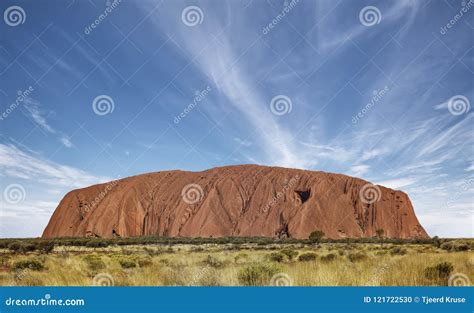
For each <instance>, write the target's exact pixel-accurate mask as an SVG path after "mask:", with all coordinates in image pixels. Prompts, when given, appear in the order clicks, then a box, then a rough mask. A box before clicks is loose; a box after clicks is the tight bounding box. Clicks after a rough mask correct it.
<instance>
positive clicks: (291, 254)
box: [280, 249, 298, 261]
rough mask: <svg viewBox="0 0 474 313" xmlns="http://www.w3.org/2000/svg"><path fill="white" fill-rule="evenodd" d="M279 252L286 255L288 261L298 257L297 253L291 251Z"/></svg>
mask: <svg viewBox="0 0 474 313" xmlns="http://www.w3.org/2000/svg"><path fill="white" fill-rule="evenodd" d="M280 252H281V253H283V254H284V255H286V257H287V258H288V260H289V261H292V260H293V259H294V258H296V257H297V256H298V251H296V250H293V249H283V250H281V251H280Z"/></svg>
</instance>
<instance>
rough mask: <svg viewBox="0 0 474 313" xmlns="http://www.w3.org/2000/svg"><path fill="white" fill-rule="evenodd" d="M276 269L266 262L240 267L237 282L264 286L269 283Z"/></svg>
mask: <svg viewBox="0 0 474 313" xmlns="http://www.w3.org/2000/svg"><path fill="white" fill-rule="evenodd" d="M276 273H278V269H277V268H276V267H273V266H272V265H268V264H252V265H249V266H246V267H244V268H242V269H240V271H239V274H238V279H239V283H240V284H241V285H243V286H265V285H268V284H269V283H270V280H271V278H272V276H273V275H275V274H276Z"/></svg>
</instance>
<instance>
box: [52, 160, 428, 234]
mask: <svg viewBox="0 0 474 313" xmlns="http://www.w3.org/2000/svg"><path fill="white" fill-rule="evenodd" d="M378 229H383V230H384V235H385V237H389V238H404V239H406V238H428V234H427V233H426V231H425V230H424V229H423V227H422V226H421V225H420V223H419V221H418V219H417V217H416V215H415V212H414V209H413V206H412V204H411V201H410V199H409V197H408V195H407V194H406V193H404V192H402V191H398V190H392V189H389V188H386V187H383V186H378V185H372V184H371V183H369V182H367V181H365V180H362V179H359V178H355V177H350V176H346V175H342V174H332V173H326V172H320V171H308V170H299V169H288V168H281V167H268V166H260V165H236V166H226V167H218V168H213V169H209V170H206V171H202V172H187V171H180V170H174V171H162V172H156V173H148V174H142V175H137V176H132V177H128V178H123V179H119V180H115V181H111V182H109V183H104V184H98V185H93V186H90V187H86V188H82V189H77V190H73V191H70V192H69V193H67V194H66V195H65V197H64V198H63V199H62V200H61V202H60V203H59V206H58V207H57V208H56V210H55V212H54V214H53V215H52V217H51V219H50V221H49V223H48V225H47V227H46V229H45V230H44V233H43V237H44V238H54V237H103V238H110V237H131V236H166V237H232V236H240V237H254V236H261V237H274V238H296V239H306V238H308V236H309V234H310V233H311V232H312V231H314V230H321V231H323V232H324V233H325V235H326V237H328V238H332V239H338V238H361V237H373V236H375V235H376V230H378Z"/></svg>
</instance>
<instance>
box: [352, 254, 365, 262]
mask: <svg viewBox="0 0 474 313" xmlns="http://www.w3.org/2000/svg"><path fill="white" fill-rule="evenodd" d="M347 258H348V259H349V261H351V262H361V261H363V260H365V259H367V255H366V254H365V253H363V252H356V253H351V254H349V255H348V256H347Z"/></svg>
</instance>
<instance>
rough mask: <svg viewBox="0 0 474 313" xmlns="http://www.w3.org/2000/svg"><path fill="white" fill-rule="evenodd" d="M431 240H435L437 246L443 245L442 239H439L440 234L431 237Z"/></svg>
mask: <svg viewBox="0 0 474 313" xmlns="http://www.w3.org/2000/svg"><path fill="white" fill-rule="evenodd" d="M431 240H432V241H433V244H434V245H435V246H436V248H439V247H440V246H441V240H439V237H438V236H434V237H433V238H431Z"/></svg>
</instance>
